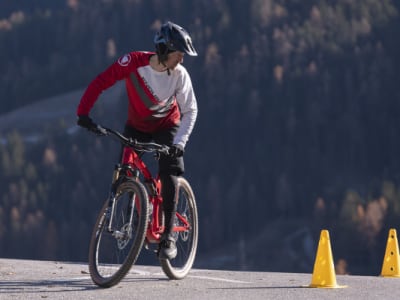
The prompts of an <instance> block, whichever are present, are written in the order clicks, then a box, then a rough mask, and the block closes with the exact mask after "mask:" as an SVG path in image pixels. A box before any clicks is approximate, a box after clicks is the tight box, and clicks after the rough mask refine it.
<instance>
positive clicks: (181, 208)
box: [160, 177, 199, 279]
mask: <svg viewBox="0 0 400 300" xmlns="http://www.w3.org/2000/svg"><path fill="white" fill-rule="evenodd" d="M178 193H179V197H178V203H177V213H179V214H181V215H183V216H185V217H186V218H187V219H188V221H189V223H190V228H189V230H188V231H185V232H174V235H175V239H176V247H177V249H178V254H177V257H176V258H174V259H173V260H171V261H170V260H168V259H160V265H161V268H162V270H163V271H164V273H165V274H166V275H167V276H168V278H169V279H183V278H185V277H186V275H187V274H188V273H189V271H190V270H191V268H192V266H193V263H194V260H195V257H196V251H197V243H198V236H199V232H198V214H197V206H196V200H195V197H194V193H193V191H192V188H191V187H190V185H189V183H188V182H187V181H186V179H184V178H182V177H179V178H178ZM175 225H176V226H179V225H181V224H180V221H179V219H178V218H176V220H175Z"/></svg>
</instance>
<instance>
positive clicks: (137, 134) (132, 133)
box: [120, 125, 153, 160]
mask: <svg viewBox="0 0 400 300" xmlns="http://www.w3.org/2000/svg"><path fill="white" fill-rule="evenodd" d="M124 135H125V136H126V137H128V138H132V139H136V140H137V141H139V142H151V141H152V139H153V137H152V135H151V134H150V133H147V132H142V131H139V130H137V129H136V128H134V127H132V126H129V125H125V128H124ZM123 151H124V146H122V147H121V154H120V157H121V160H122V155H123ZM136 153H137V154H139V155H142V154H143V153H141V152H139V151H136Z"/></svg>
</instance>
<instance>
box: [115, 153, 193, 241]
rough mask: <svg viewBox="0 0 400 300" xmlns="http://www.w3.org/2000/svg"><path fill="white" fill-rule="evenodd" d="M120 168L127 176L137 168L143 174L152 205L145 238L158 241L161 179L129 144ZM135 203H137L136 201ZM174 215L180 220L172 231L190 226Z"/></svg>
mask: <svg viewBox="0 0 400 300" xmlns="http://www.w3.org/2000/svg"><path fill="white" fill-rule="evenodd" d="M121 164H122V169H126V170H129V171H128V172H127V173H128V174H127V175H128V176H131V177H132V176H133V173H132V171H133V170H138V171H139V172H140V173H141V174H142V175H143V181H144V183H145V185H146V187H147V189H148V192H149V195H148V196H149V202H150V204H151V207H152V209H153V210H152V212H153V213H152V218H151V219H150V220H149V224H148V226H147V233H146V240H147V241H148V242H149V243H158V242H159V241H160V237H161V235H162V233H163V232H164V226H162V224H161V222H160V218H159V216H160V213H161V210H162V206H161V204H162V202H163V200H162V197H161V181H160V178H159V175H158V174H157V176H155V177H153V175H152V173H151V172H150V170H149V169H148V167H147V165H146V164H145V163H144V161H143V160H142V159H141V157H140V155H138V154H137V153H136V151H134V149H132V148H131V147H129V146H124V147H123V153H122V159H121ZM136 204H137V203H136ZM176 217H177V218H178V219H179V221H180V224H182V225H180V226H174V228H173V231H174V232H182V231H187V230H188V229H189V228H190V224H189V222H188V221H187V219H186V218H185V217H184V216H182V215H181V214H179V213H178V212H177V213H176Z"/></svg>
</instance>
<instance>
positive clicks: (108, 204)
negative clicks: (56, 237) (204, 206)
mask: <svg viewBox="0 0 400 300" xmlns="http://www.w3.org/2000/svg"><path fill="white" fill-rule="evenodd" d="M96 133H97V134H99V133H100V135H106V136H112V137H114V138H116V139H117V140H119V141H120V142H121V143H122V145H123V153H122V159H121V163H119V164H117V165H116V166H115V168H114V172H113V175H112V183H111V187H110V192H109V196H108V198H107V199H106V201H105V203H104V205H103V207H102V209H101V210H100V213H99V215H98V217H97V220H96V223H95V226H94V229H93V233H92V236H91V239H90V246H89V272H90V276H91V278H92V280H93V282H94V283H95V284H96V285H98V286H100V287H111V286H114V285H116V284H118V283H119V282H120V281H121V280H122V279H123V278H124V277H125V275H126V274H127V273H128V272H129V270H130V268H131V266H132V265H133V264H135V262H136V260H137V258H138V257H139V254H140V252H141V250H142V248H143V247H144V248H146V249H148V250H151V251H154V252H157V250H156V249H158V244H159V242H160V238H161V235H162V234H163V231H164V213H163V209H162V202H163V200H162V197H161V181H160V179H159V176H158V174H156V175H155V176H153V175H152V173H151V171H150V169H149V167H148V166H147V165H146V164H145V162H144V161H143V160H142V155H143V153H145V152H151V153H153V155H154V156H155V158H156V159H158V158H159V157H160V155H161V154H164V155H168V150H169V147H168V146H166V145H159V144H156V143H152V142H146V143H143V142H138V141H136V140H134V139H131V138H127V137H125V136H124V135H123V134H121V133H120V132H118V131H115V130H112V129H109V128H106V127H103V126H101V125H97V129H96ZM173 237H174V239H175V240H176V247H177V249H178V254H177V256H176V258H174V259H173V260H168V259H159V262H160V265H161V268H162V270H163V272H164V273H165V274H166V275H167V277H168V278H169V279H182V278H184V277H185V276H186V275H187V274H188V273H189V271H190V270H191V268H192V266H193V263H194V259H195V256H196V250H197V242H198V216H197V207H196V201H195V197H194V194H193V191H192V188H191V187H190V185H189V183H188V181H187V180H186V179H184V178H183V177H178V200H177V211H176V215H175V223H174V228H173Z"/></svg>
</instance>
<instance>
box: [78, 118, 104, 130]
mask: <svg viewBox="0 0 400 300" xmlns="http://www.w3.org/2000/svg"><path fill="white" fill-rule="evenodd" d="M77 124H78V125H79V126H81V127H83V128H86V129H87V130H89V131H92V132H94V133H95V134H97V135H105V134H106V132H105V130H104V129H103V128H100V127H99V126H97V124H96V123H95V122H93V120H92V119H91V118H90V117H89V116H88V115H81V116H78V121H77Z"/></svg>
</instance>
